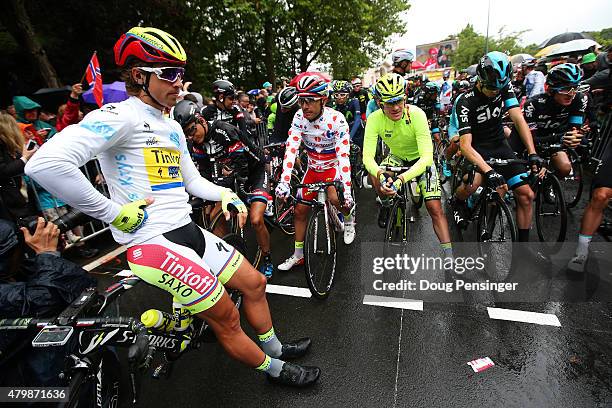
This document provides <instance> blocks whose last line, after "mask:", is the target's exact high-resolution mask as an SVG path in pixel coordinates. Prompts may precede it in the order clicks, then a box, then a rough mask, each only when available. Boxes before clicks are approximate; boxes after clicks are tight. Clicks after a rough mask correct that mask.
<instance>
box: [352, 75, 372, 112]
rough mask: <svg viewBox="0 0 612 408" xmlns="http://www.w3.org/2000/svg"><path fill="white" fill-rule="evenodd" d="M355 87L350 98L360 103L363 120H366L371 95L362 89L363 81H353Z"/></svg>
mask: <svg viewBox="0 0 612 408" xmlns="http://www.w3.org/2000/svg"><path fill="white" fill-rule="evenodd" d="M351 84H352V85H353V92H351V94H350V95H349V98H351V99H352V98H356V99H357V100H358V101H359V110H360V111H361V114H362V116H361V119H362V120H365V111H366V108H367V107H368V102H369V101H370V95H368V90H367V89H364V88H362V87H361V79H359V78H355V79H353V80H352V81H351Z"/></svg>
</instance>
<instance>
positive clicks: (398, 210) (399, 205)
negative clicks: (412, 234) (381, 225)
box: [385, 199, 408, 242]
mask: <svg viewBox="0 0 612 408" xmlns="http://www.w3.org/2000/svg"><path fill="white" fill-rule="evenodd" d="M407 237H408V223H407V222H406V205H405V201H403V200H400V199H395V200H393V205H392V206H391V211H390V212H389V218H388V219H387V228H386V230H385V242H405V241H407Z"/></svg>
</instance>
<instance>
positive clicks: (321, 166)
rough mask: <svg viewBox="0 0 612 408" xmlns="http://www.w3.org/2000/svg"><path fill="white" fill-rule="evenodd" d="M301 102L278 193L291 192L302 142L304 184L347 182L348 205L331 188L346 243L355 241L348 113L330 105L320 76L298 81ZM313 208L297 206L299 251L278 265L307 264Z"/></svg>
mask: <svg viewBox="0 0 612 408" xmlns="http://www.w3.org/2000/svg"><path fill="white" fill-rule="evenodd" d="M297 91H298V97H299V99H298V103H299V104H300V107H301V109H300V110H298V111H297V112H296V114H295V116H294V117H293V122H292V124H291V128H290V129H289V137H288V138H287V148H286V150H285V158H284V160H283V173H282V175H281V180H280V183H279V184H278V186H277V187H276V195H277V196H279V197H287V196H288V194H289V192H290V185H289V183H290V181H291V172H292V171H293V164H294V162H295V158H296V155H297V152H298V149H299V147H300V144H301V143H304V148H305V149H306V153H307V154H308V170H307V171H306V174H304V178H303V179H302V183H304V184H309V183H318V182H332V181H336V180H341V181H342V183H343V185H344V204H345V205H344V208H342V207H341V206H340V202H339V200H338V195H337V192H336V189H335V188H334V187H332V186H330V187H328V188H327V194H328V198H329V200H330V201H331V203H332V204H333V205H334V206H335V207H336V208H338V209H339V210H341V211H342V212H343V213H344V215H345V217H344V242H345V244H351V243H352V242H353V240H354V239H355V222H354V216H353V215H352V214H351V213H350V212H349V211H350V209H351V208H352V207H353V198H352V196H351V163H350V159H349V152H350V133H349V128H348V123H347V122H346V119H345V117H344V115H343V114H342V113H340V112H338V111H336V110H334V109H332V108H329V107H326V106H325V102H326V100H327V95H328V84H327V82H326V81H325V80H324V79H322V78H321V77H319V76H317V75H307V76H304V77H302V78H301V79H300V81H299V82H298V84H297ZM298 196H299V197H300V198H302V199H305V200H312V199H314V198H315V197H316V193H314V192H312V191H308V190H307V189H302V191H298ZM309 211H310V207H309V206H308V205H306V204H297V205H296V206H295V216H294V223H295V250H294V253H293V255H291V257H289V258H288V259H287V260H286V261H285V262H283V263H282V264H280V265H279V266H278V269H279V270H281V271H288V270H289V269H291V268H293V267H294V266H296V265H301V264H303V263H304V239H305V237H306V223H307V221H308V218H307V217H308V213H309Z"/></svg>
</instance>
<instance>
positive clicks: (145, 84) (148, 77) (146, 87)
mask: <svg viewBox="0 0 612 408" xmlns="http://www.w3.org/2000/svg"><path fill="white" fill-rule="evenodd" d="M150 82H151V72H145V81H144V82H143V84H142V90H143V91H144V92H145V94H147V96H148V97H149V98H151V99H152V100H153V102H155V103H156V104H158V105H159V106H162V107H166V106H165V105H164V104H162V103H160V102H159V101H158V100H157V99H155V98H154V97H153V95H151V92H149V83H150Z"/></svg>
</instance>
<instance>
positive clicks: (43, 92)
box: [30, 85, 72, 113]
mask: <svg viewBox="0 0 612 408" xmlns="http://www.w3.org/2000/svg"><path fill="white" fill-rule="evenodd" d="M71 90H72V87H71V86H68V85H66V86H63V87H61V88H41V89H39V90H38V91H36V92H34V93H33V94H32V95H30V98H31V99H32V100H34V101H36V102H38V103H39V104H40V105H41V106H42V108H43V110H46V111H49V112H53V113H55V112H57V108H58V107H59V106H60V105H61V104H64V103H66V101H67V100H68V95H69V94H70V91H71Z"/></svg>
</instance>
